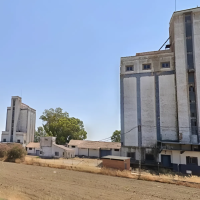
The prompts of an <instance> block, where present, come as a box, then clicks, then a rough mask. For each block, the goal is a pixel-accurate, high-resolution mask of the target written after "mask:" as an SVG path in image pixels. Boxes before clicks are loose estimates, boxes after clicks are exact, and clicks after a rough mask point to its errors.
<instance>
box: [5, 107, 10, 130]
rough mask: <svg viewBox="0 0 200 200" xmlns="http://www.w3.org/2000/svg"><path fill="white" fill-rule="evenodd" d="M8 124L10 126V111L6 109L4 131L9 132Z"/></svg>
mask: <svg viewBox="0 0 200 200" xmlns="http://www.w3.org/2000/svg"><path fill="white" fill-rule="evenodd" d="M10 124H11V110H10V109H7V118H6V131H8V132H9V131H10Z"/></svg>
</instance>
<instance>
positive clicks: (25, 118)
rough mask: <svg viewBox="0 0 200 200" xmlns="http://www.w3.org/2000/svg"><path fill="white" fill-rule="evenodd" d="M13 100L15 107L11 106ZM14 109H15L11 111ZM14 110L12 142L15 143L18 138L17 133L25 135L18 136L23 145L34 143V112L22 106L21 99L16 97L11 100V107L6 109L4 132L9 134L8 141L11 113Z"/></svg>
mask: <svg viewBox="0 0 200 200" xmlns="http://www.w3.org/2000/svg"><path fill="white" fill-rule="evenodd" d="M13 100H15V106H13ZM13 108H15V109H13ZM13 110H14V126H13V142H17V140H18V139H19V136H17V133H19V132H22V133H25V136H24V137H23V139H22V137H21V136H20V140H21V139H22V143H23V144H28V143H30V142H34V134H35V121H36V112H35V110H33V109H31V108H30V107H28V106H26V105H24V104H22V102H21V98H20V97H18V96H16V97H12V99H11V107H8V108H7V118H6V130H7V132H9V136H8V141H9V142H10V138H11V125H12V123H11V122H12V113H13Z"/></svg>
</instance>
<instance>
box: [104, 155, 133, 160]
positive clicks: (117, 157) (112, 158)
mask: <svg viewBox="0 0 200 200" xmlns="http://www.w3.org/2000/svg"><path fill="white" fill-rule="evenodd" d="M101 159H110V160H127V159H130V157H122V156H111V155H110V156H103V157H102V158H101Z"/></svg>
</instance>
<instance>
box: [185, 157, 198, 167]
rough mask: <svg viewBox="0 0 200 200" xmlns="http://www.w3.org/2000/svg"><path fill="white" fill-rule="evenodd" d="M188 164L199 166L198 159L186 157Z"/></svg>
mask: <svg viewBox="0 0 200 200" xmlns="http://www.w3.org/2000/svg"><path fill="white" fill-rule="evenodd" d="M186 164H191V165H198V158H197V157H190V156H186Z"/></svg>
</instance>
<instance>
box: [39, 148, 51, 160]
mask: <svg viewBox="0 0 200 200" xmlns="http://www.w3.org/2000/svg"><path fill="white" fill-rule="evenodd" d="M41 151H42V155H41V156H42V157H50V158H52V157H53V154H52V147H41Z"/></svg>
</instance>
